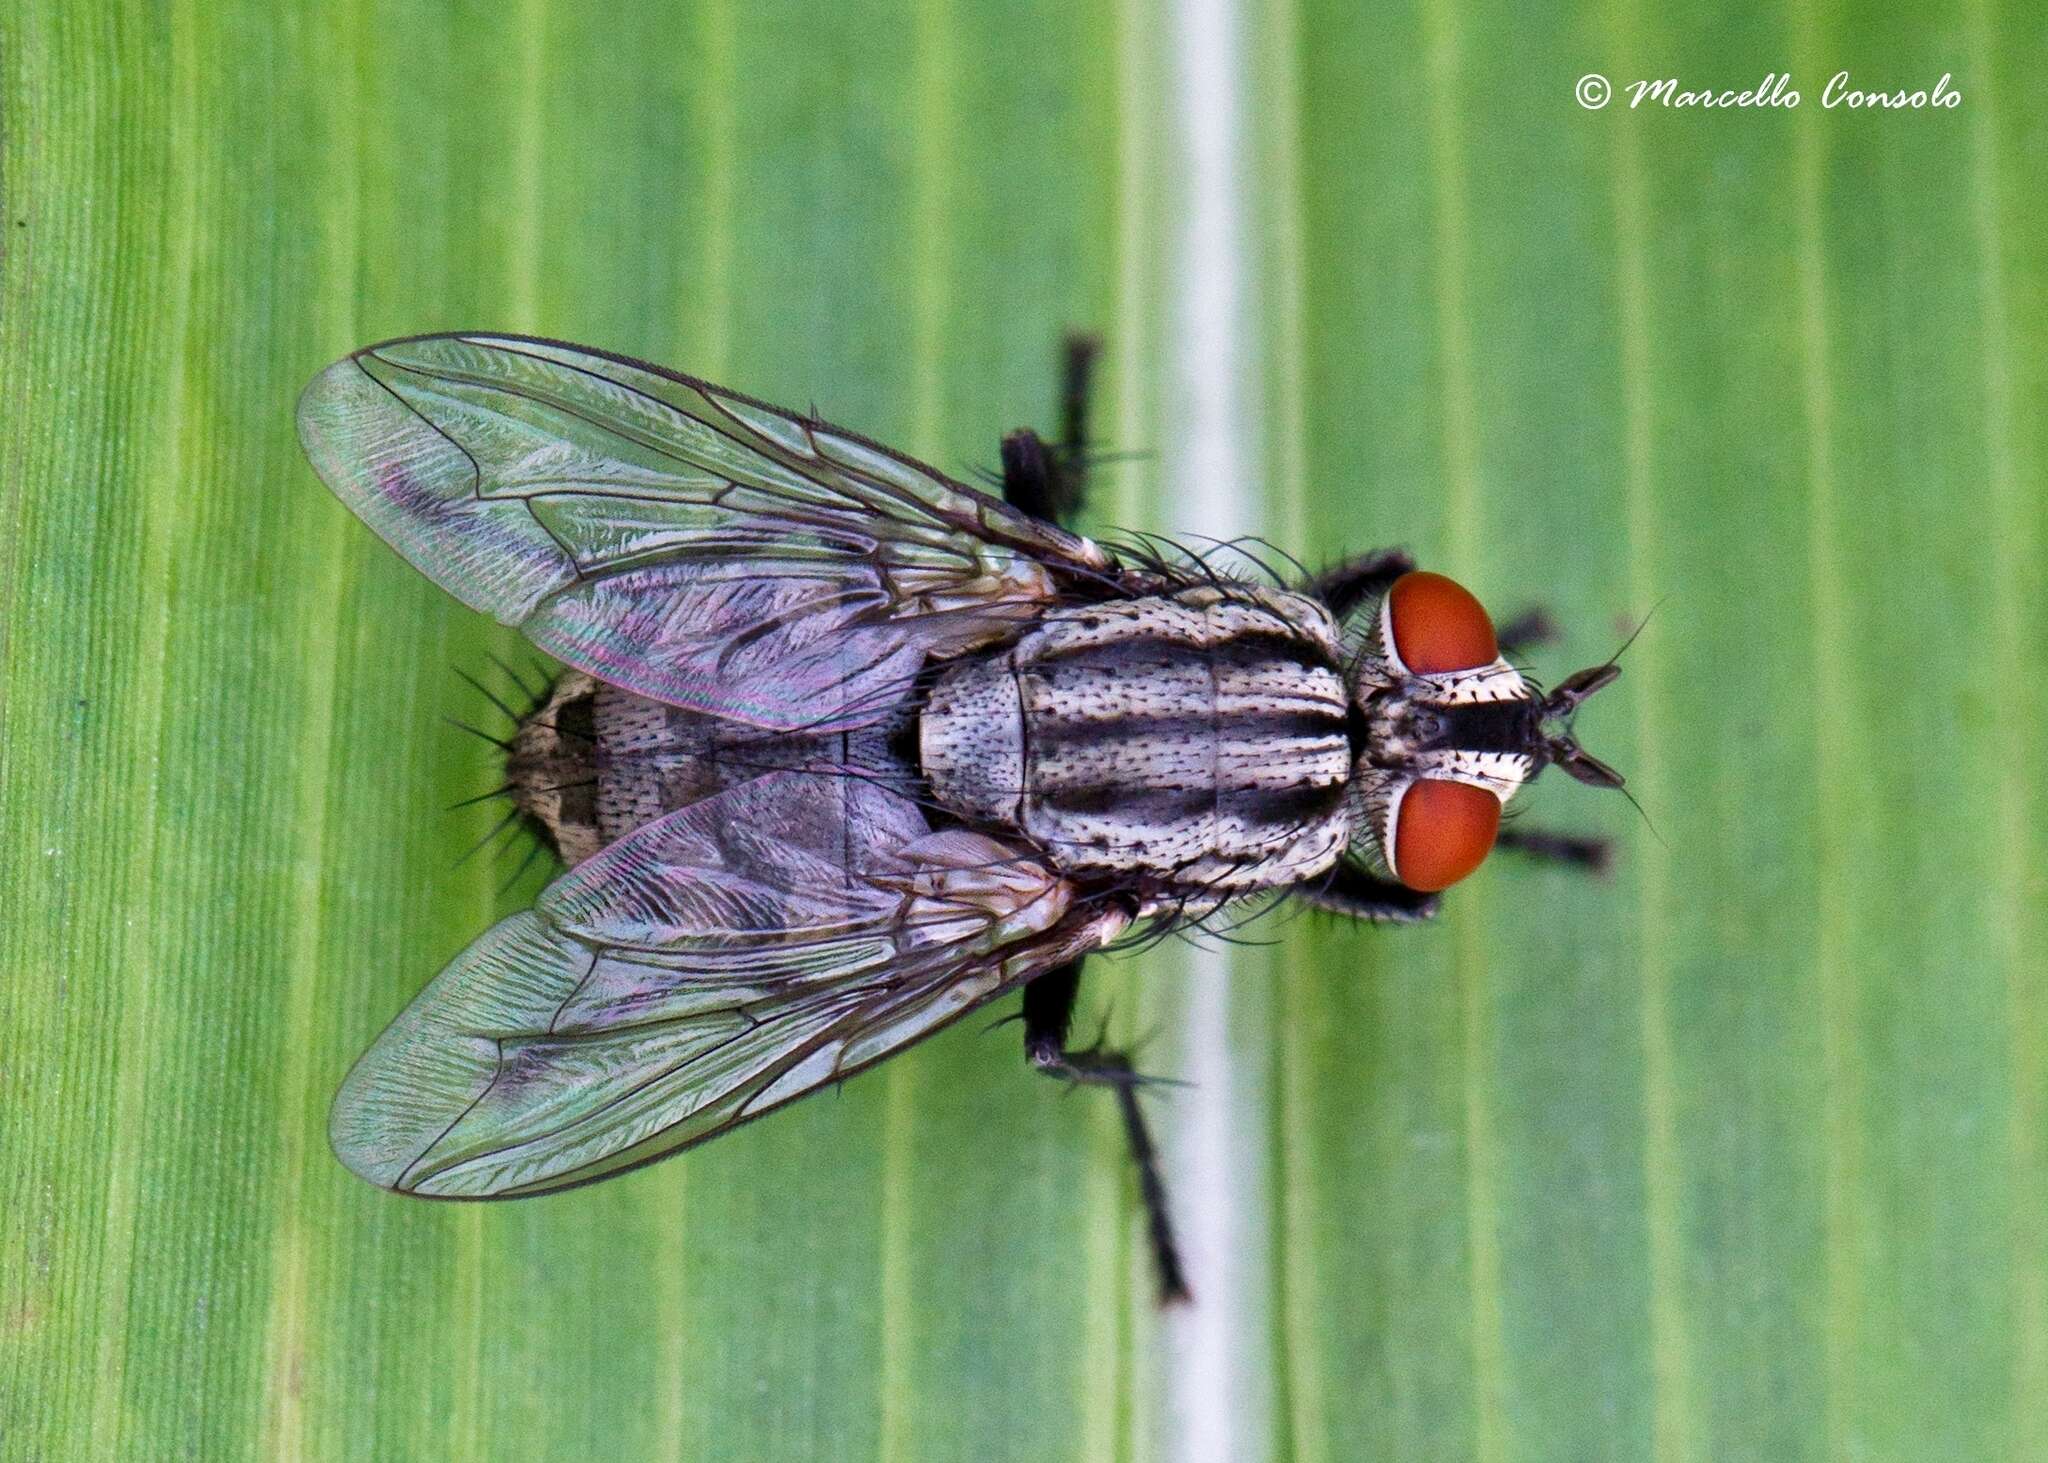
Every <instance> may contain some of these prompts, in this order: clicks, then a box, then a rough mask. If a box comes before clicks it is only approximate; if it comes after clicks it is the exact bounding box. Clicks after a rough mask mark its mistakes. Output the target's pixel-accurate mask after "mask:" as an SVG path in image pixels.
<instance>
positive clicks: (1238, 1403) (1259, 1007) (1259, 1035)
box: [1157, 0, 1273, 1463]
mask: <svg viewBox="0 0 2048 1463" xmlns="http://www.w3.org/2000/svg"><path fill="white" fill-rule="evenodd" d="M1167 19H1168V23H1169V27H1170V30H1171V36H1172V42H1171V55H1172V61H1171V70H1170V72H1169V74H1168V76H1167V78H1166V81H1167V87H1166V90H1167V94H1168V106H1169V111H1170V120H1171V130H1170V135H1171V143H1170V149H1171V150H1170V152H1169V153H1168V155H1167V157H1166V158H1165V159H1164V163H1165V168H1164V171H1165V173H1166V178H1167V188H1166V190H1165V192H1166V199H1167V202H1168V204H1169V207H1170V209H1171V212H1170V214H1169V217H1170V219H1171V220H1172V227H1173V233H1172V236H1171V254H1170V258H1169V265H1168V268H1169V273H1168V284H1167V288H1166V291H1165V315H1166V319H1165V331H1164V339H1163V341H1162V346H1163V348H1164V356H1165V359H1166V361H1167V363H1168V372H1167V376H1166V380H1165V382H1164V383H1163V386H1164V389H1163V392H1162V399H1161V402H1160V406H1161V411H1160V415H1159V420H1158V430H1159V432H1160V434H1161V435H1160V437H1159V438H1158V440H1159V442H1160V444H1161V448H1162V454H1161V456H1162V468H1163V481H1164V484H1165V485H1166V487H1167V491H1168V493H1169V495H1170V497H1169V501H1170V502H1171V504H1172V518H1173V522H1172V525H1171V526H1172V528H1174V529H1175V530H1178V531H1184V532H1187V533H1189V534H1200V535H1206V536H1208V537H1211V538H1219V539H1227V538H1230V537H1233V536H1235V535H1238V534H1242V533H1247V532H1251V531H1253V530H1254V529H1255V528H1256V523H1255V504H1256V502H1257V487H1258V482H1257V479H1258V475H1259V468H1260V461H1259V453H1258V452H1257V451H1256V450H1254V448H1253V446H1252V444H1253V442H1254V441H1255V436H1254V433H1255V424H1256V416H1255V413H1254V410H1253V399H1252V381H1253V379H1254V377H1253V363H1254V362H1255V361H1256V359H1257V357H1258V354H1259V352H1258V350H1257V349H1256V346H1257V335H1256V331H1255V329H1254V328H1253V322H1252V319H1251V300H1252V292H1251V290H1250V288H1249V273H1250V272H1249V270H1248V268H1247V259H1248V257H1249V253H1250V250H1251V248H1252V247H1253V240H1251V239H1250V238H1249V237H1248V235H1247V232H1246V220H1247V218H1248V216H1249V209H1248V208H1247V207H1246V200H1245V190H1246V188H1247V186H1248V184H1247V159H1246V151H1247V146H1248V144H1247V142H1246V129H1245V126H1244V122H1245V116H1246V112H1245V82H1246V66H1247V57H1246V54H1245V48H1244V45H1243V22H1244V17H1243V16H1242V14H1241V13H1240V4H1239V0H1172V4H1171V8H1170V12H1169V14H1168V17H1167ZM1184 969H1185V974H1184V976H1181V977H1180V979H1181V981H1182V982H1183V987H1182V990H1181V991H1180V992H1179V993H1178V994H1179V996H1180V998H1181V999H1180V1002H1179V1005H1180V1009H1181V1011H1182V1017H1183V1019H1182V1023H1181V1027H1180V1040H1179V1042H1178V1044H1177V1045H1178V1050H1177V1051H1176V1052H1175V1053H1174V1058H1173V1067H1172V1070H1173V1071H1174V1073H1175V1075H1176V1076H1178V1077H1180V1078H1182V1079H1183V1080H1185V1081H1186V1082H1187V1083H1188V1084H1189V1085H1188V1086H1187V1087H1184V1088H1180V1089H1177V1090H1176V1091H1175V1092H1174V1093H1173V1094H1172V1096H1171V1097H1170V1099H1169V1100H1168V1101H1166V1102H1165V1103H1162V1104H1160V1105H1159V1111H1160V1113H1161V1117H1162V1119H1163V1121H1164V1123H1165V1125H1166V1130H1165V1132H1164V1134H1163V1139H1164V1141H1163V1147H1164V1151H1165V1152H1164V1156H1165V1162H1166V1177H1167V1184H1168V1193H1169V1196H1170V1199H1169V1202H1171V1203H1172V1204H1173V1206H1174V1217H1175V1221H1176V1223H1177V1225H1178V1226H1179V1229H1180V1232H1181V1239H1182V1248H1183V1250H1184V1251H1185V1258H1186V1260H1187V1262H1188V1266H1189V1274H1190V1277H1191V1280H1192V1284H1193V1288H1194V1291H1195V1300H1194V1303H1193V1304H1192V1305H1188V1306H1183V1307H1177V1308H1175V1309H1174V1310H1172V1311H1170V1312H1168V1313H1167V1314H1166V1316H1165V1319H1164V1322H1163V1331H1164V1337H1163V1340H1164V1343H1165V1344H1164V1346H1163V1347H1162V1351H1161V1358H1162V1365H1163V1366H1164V1368H1165V1369H1166V1375H1165V1377H1164V1378H1163V1379H1162V1381H1163V1385H1162V1386H1161V1387H1160V1389H1159V1393H1158V1396H1159V1401H1160V1405H1161V1407H1162V1409H1163V1416H1161V1417H1160V1418H1159V1419H1158V1423H1159V1428H1158V1434H1157V1436H1158V1441H1159V1443H1160V1449H1159V1451H1160V1452H1161V1453H1162V1454H1163V1455H1164V1456H1166V1457H1169V1458H1174V1459H1187V1460H1203V1463H1206V1460H1211V1459H1214V1460H1245V1459H1255V1458H1259V1457H1263V1456H1265V1455H1266V1454H1267V1453H1268V1452H1269V1440H1270V1437H1271V1431H1270V1428H1269V1426H1268V1422H1269V1420H1270V1417H1271V1414H1272V1406H1273V1398H1272V1396H1271V1392H1270V1382H1269V1380H1268V1378H1269V1369H1268V1368H1267V1366H1266V1365H1265V1358H1266V1356H1267V1354H1268V1350H1269V1347H1268V1343H1267V1337H1266V1326H1265V1323H1264V1310H1263V1307H1264V1297H1265V1295H1266V1293H1267V1285H1266V1271H1267V1268H1268V1267H1267V1262H1266V1256H1267V1253H1268V1236H1267V1231H1268V1218H1267V1214H1266V1209H1265V1205H1264V1204H1263V1202H1262V1196H1263V1194H1264V1193H1265V1188H1266V1186H1265V1182H1264V1167H1265V1151H1264V1142H1265V1138H1266V1132H1267V1125H1266V1121H1265V1107H1266V1102H1267V1093H1266V1091H1265V1081H1264V1072H1265V1064H1264V1063H1240V1062H1235V1061H1233V1052H1234V1051H1236V1052H1245V1051H1257V1050H1259V1049H1261V1047H1262V1046H1263V1044H1264V1041H1265V1039H1266V1036H1267V1033H1266V1032H1265V1031H1264V1029H1263V1028H1264V1021H1263V1019H1262V1015H1263V1009H1264V1008H1263V1004H1262V1003H1259V1002H1255V1001H1249V1000H1246V999H1243V998H1242V996H1241V995H1239V994H1238V993H1237V991H1236V990H1235V985H1236V978H1234V977H1233V974H1232V971H1231V961H1230V959H1229V956H1228V954H1227V953H1226V951H1225V949H1220V948H1209V949H1198V950H1193V951H1190V952H1189V956H1188V959H1187V961H1186V962H1185V966H1184Z"/></svg>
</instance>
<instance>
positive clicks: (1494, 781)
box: [1403, 749, 1534, 807]
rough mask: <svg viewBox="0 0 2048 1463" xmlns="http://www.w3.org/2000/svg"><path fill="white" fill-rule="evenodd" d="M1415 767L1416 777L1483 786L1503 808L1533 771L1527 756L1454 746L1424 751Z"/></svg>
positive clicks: (1417, 759)
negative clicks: (1468, 750) (1439, 778)
mask: <svg viewBox="0 0 2048 1463" xmlns="http://www.w3.org/2000/svg"><path fill="white" fill-rule="evenodd" d="M1415 767H1416V776H1418V777H1442V778H1447V779H1449V780H1450V781H1452V782H1469V783H1471V784H1472V785H1473V786H1474V787H1483V788H1485V789H1486V790H1487V791H1488V792H1490V793H1492V794H1493V795H1494V796H1495V797H1497V798H1499V799H1500V800H1501V805H1502V806H1503V807H1505V806H1506V805H1507V801H1508V799H1509V798H1511V797H1513V796H1514V795H1515V794H1516V793H1517V792H1518V791H1520V789H1521V786H1522V784H1523V783H1525V782H1527V781H1528V780H1529V777H1530V774H1531V773H1532V772H1533V771H1534V768H1533V767H1532V766H1531V765H1530V761H1529V759H1528V758H1527V757H1524V756H1522V755H1521V754H1519V753H1516V752H1462V751H1457V750H1455V749H1446V750H1444V751H1440V752H1425V753H1423V755H1422V756H1420V757H1418V758H1416V761H1415ZM1403 791H1404V792H1405V791H1406V789H1405V788H1404V789H1403Z"/></svg>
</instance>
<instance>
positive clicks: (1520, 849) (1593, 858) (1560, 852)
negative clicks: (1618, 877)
mask: <svg viewBox="0 0 2048 1463" xmlns="http://www.w3.org/2000/svg"><path fill="white" fill-rule="evenodd" d="M1494 846H1495V847H1496V848H1511V849H1513V850H1514V851H1515V852H1516V853H1520V854H1526V855H1527V856H1528V857H1530V858H1533V859H1541V860H1542V861H1543V862H1544V863H1547V864H1568V865H1570V866H1571V867H1573V868H1576V869H1584V870H1585V871H1586V872H1587V873H1589V874H1604V873H1606V872H1607V870H1608V868H1609V867H1610V865H1611V863H1612V859H1613V853H1614V848H1613V845H1612V844H1610V843H1609V842H1608V841H1607V840H1606V839H1604V838H1582V837H1580V836H1579V835H1577V834H1575V833H1552V832H1550V831H1548V830H1547V829H1542V828H1503V829H1501V830H1500V837H1499V838H1497V839H1495V840H1494Z"/></svg>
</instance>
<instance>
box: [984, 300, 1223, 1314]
mask: <svg viewBox="0 0 2048 1463" xmlns="http://www.w3.org/2000/svg"><path fill="white" fill-rule="evenodd" d="M1100 350H1101V342H1100V341H1098V340H1097V339H1096V338H1095V337H1094V336H1092V335H1084V334H1080V333H1078V332H1077V333H1074V334H1070V335H1069V336H1068V337H1067V340H1066V346H1065V354H1064V368H1063V370H1062V373H1061V379H1060V445H1059V446H1058V447H1057V448H1054V447H1051V446H1048V445H1047V443H1046V441H1045V439H1044V438H1042V437H1040V436H1039V435H1038V433H1036V432H1034V431H1031V430H1030V429H1029V428H1024V429H1021V430H1019V431H1015V432H1012V433H1010V434H1009V435H1008V436H1006V437H1004V438H1003V499H1004V501H1005V502H1007V503H1009V504H1010V506H1011V507H1013V508H1019V509H1022V510H1023V511H1024V512H1026V513H1029V514H1031V515H1032V516H1033V517H1036V518H1043V519H1045V520H1047V521H1048V522H1051V523H1057V524H1061V525H1062V526H1065V525H1067V524H1068V523H1070V522H1071V520H1072V519H1073V516H1074V515H1075V514H1076V513H1078V512H1079V511H1080V508H1081V499H1082V495H1083V493H1084V491H1085V490H1086V487H1087V482H1088V401H1089V384H1090V379H1091V377H1092V375H1093V373H1094V367H1095V357H1096V355H1097V354H1098V352H1099V351H1100ZM1080 989H1081V962H1080V961H1079V960H1073V961H1069V962H1068V963H1067V964H1065V965H1060V966H1056V967H1054V968H1053V969H1051V970H1048V971H1047V972H1046V973H1045V974H1043V975H1041V976H1039V977H1037V978H1036V979H1034V980H1032V981H1030V982H1028V983H1027V984H1026V985H1025V987H1024V1056H1025V1059H1026V1060H1027V1061H1029V1062H1030V1063H1031V1065H1032V1066H1033V1067H1035V1068H1037V1069H1038V1070H1039V1071H1041V1072H1043V1073H1045V1074H1046V1075H1047V1076H1049V1077H1058V1078H1060V1079H1062V1080H1063V1081H1067V1082H1073V1083H1086V1084H1088V1085H1090V1086H1100V1087H1107V1088H1109V1089H1110V1091H1111V1092H1113V1093H1114V1094H1115V1095H1116V1103H1117V1110H1118V1112H1119V1113H1120V1114H1121V1115H1122V1117H1123V1122H1124V1139H1125V1141H1126V1142H1127V1143H1128V1144H1129V1146H1130V1150H1131V1161H1132V1162H1133V1163H1134V1164H1136V1165H1137V1169H1138V1194H1139V1197H1140V1198H1141V1199H1142V1200H1143V1201H1144V1205H1145V1223H1146V1229H1147V1233H1148V1234H1149V1236H1150V1238H1151V1244H1152V1259H1153V1263H1154V1264H1155V1265H1156V1266H1157V1267H1158V1271H1159V1298H1160V1302H1161V1303H1162V1304H1169V1303H1172V1302H1175V1301H1184V1300H1186V1299H1188V1297H1189V1294H1190V1292H1189V1290H1188V1281H1187V1272H1186V1270H1185V1269H1184V1268H1183V1267H1182V1265H1181V1259H1180V1247H1179V1245H1177V1244H1176V1243H1175V1242H1174V1238H1173V1221H1172V1219H1171V1218H1170V1217H1169V1216H1168V1214H1167V1211H1166V1185H1165V1183H1164V1182H1163V1181H1162V1180H1161V1179H1160V1177H1159V1150H1158V1149H1157V1148H1156V1147H1155V1146H1154V1145H1153V1142H1152V1130H1151V1128H1150V1127H1148V1126H1147V1125H1146V1122H1145V1114H1144V1111H1143V1110H1142V1109H1141V1108H1140V1107H1139V1106H1138V1088H1139V1087H1140V1086H1142V1085H1143V1084H1144V1082H1145V1080H1146V1079H1145V1078H1144V1077H1142V1076H1140V1075H1139V1074H1138V1072H1137V1070H1136V1069H1135V1068H1133V1067H1132V1066H1131V1059H1130V1056H1129V1054H1128V1053H1125V1052H1121V1051H1111V1050H1108V1049H1106V1048H1105V1047H1103V1045H1102V1044H1101V1042H1099V1041H1098V1042H1097V1043H1096V1044H1095V1045H1093V1046H1091V1047H1087V1048H1085V1049H1083V1050H1079V1051H1070V1050H1068V1048H1067V1028H1068V1027H1069V1026H1071V1025H1072V1024H1073V1020H1074V1000H1075V997H1076V996H1077V995H1078V994H1079V993H1080Z"/></svg>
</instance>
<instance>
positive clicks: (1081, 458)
mask: <svg viewBox="0 0 2048 1463" xmlns="http://www.w3.org/2000/svg"><path fill="white" fill-rule="evenodd" d="M1101 354H1102V340H1101V338H1100V337H1099V336H1094V335H1089V334H1087V333H1086V332H1085V331H1079V330H1072V331H1068V332H1067V339H1066V342H1065V344H1064V345H1063V346H1062V348H1061V367H1060V477H1061V480H1062V483H1063V485H1064V487H1065V489H1066V501H1065V502H1064V503H1062V504H1061V506H1060V516H1059V517H1058V518H1057V519H1056V520H1055V522H1057V523H1059V524H1061V525H1062V526H1064V527H1069V528H1071V527H1072V526H1073V525H1072V523H1071V522H1070V520H1071V519H1072V518H1073V516H1074V515H1075V514H1077V513H1079V512H1080V511H1081V508H1082V505H1083V504H1084V503H1086V501H1087V498H1088V408H1089V406H1090V405H1091V403H1092V400H1093V387H1094V382H1095V358H1096V357H1097V356H1099V355H1101Z"/></svg>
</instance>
